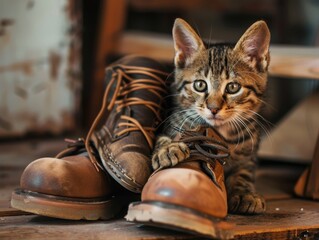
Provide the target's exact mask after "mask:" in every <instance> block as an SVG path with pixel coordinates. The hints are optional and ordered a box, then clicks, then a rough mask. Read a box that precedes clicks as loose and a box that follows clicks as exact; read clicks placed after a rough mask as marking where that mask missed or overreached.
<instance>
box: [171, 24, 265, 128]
mask: <svg viewBox="0 0 319 240" xmlns="http://www.w3.org/2000/svg"><path fill="white" fill-rule="evenodd" d="M173 38H174V47H175V74H176V75H175V85H176V86H175V88H176V90H177V102H178V105H179V106H180V107H182V108H183V109H190V110H191V111H193V112H194V116H193V117H192V119H196V118H197V119H199V118H200V119H202V120H205V122H206V123H208V124H210V125H211V126H214V127H219V126H222V125H224V124H226V123H231V124H232V122H234V121H240V120H238V117H239V118H240V119H241V120H244V119H248V118H251V117H252V116H254V114H256V112H257V111H258V110H259V108H260V105H261V99H260V98H261V96H262V95H263V93H264V91H265V88H266V82H267V69H268V65H269V42H270V33H269V29H268V27H267V25H266V23H265V22H264V21H258V22H256V23H254V24H253V25H252V26H251V27H249V28H248V30H247V31H246V32H245V33H244V34H243V36H242V37H241V38H240V39H239V41H238V42H237V44H236V45H235V46H234V47H233V46H231V45H227V44H215V45H211V46H210V47H209V48H206V47H205V45H204V43H203V41H202V40H201V38H200V37H199V36H198V35H197V34H196V32H195V31H194V30H193V29H192V28H191V27H190V26H189V25H188V24H187V23H186V22H185V21H184V20H182V19H176V21H175V24H174V27H173ZM236 118H237V120H236ZM197 122H200V121H197Z"/></svg>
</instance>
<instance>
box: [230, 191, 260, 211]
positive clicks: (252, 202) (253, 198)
mask: <svg viewBox="0 0 319 240" xmlns="http://www.w3.org/2000/svg"><path fill="white" fill-rule="evenodd" d="M228 209H229V212H230V213H238V214H260V213H263V212H265V210H266V202H265V199H264V198H263V197H262V196H260V195H259V194H257V193H244V194H234V195H232V196H229V198H228Z"/></svg>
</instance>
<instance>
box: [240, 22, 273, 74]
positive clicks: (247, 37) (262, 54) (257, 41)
mask: <svg viewBox="0 0 319 240" xmlns="http://www.w3.org/2000/svg"><path fill="white" fill-rule="evenodd" d="M269 44H270V32H269V29H268V27H267V24H266V23H265V22H264V21H258V22H255V23H254V24H253V25H251V26H250V27H249V28H248V29H247V30H246V32H245V33H244V35H243V36H242V37H241V38H240V39H239V41H238V42H237V44H236V46H235V48H234V50H235V51H236V52H237V53H239V54H240V55H243V57H244V60H245V61H246V62H247V63H248V64H249V65H250V66H252V67H254V68H257V70H258V71H266V70H267V68H268V65H269Z"/></svg>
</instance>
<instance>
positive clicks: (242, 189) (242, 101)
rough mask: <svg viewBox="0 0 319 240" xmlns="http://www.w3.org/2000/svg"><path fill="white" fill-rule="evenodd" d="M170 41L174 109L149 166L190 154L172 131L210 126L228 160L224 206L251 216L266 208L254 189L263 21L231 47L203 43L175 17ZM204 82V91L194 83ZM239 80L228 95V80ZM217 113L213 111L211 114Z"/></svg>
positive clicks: (264, 56) (263, 78)
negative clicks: (228, 153) (227, 152)
mask: <svg viewBox="0 0 319 240" xmlns="http://www.w3.org/2000/svg"><path fill="white" fill-rule="evenodd" d="M173 37H174V42H175V52H176V55H175V66H176V69H175V82H174V84H173V85H172V91H173V96H174V99H175V105H176V106H175V108H174V109H173V111H172V114H171V115H170V117H169V118H168V119H167V120H166V121H165V127H164V134H163V136H161V137H159V138H158V140H157V144H156V147H155V150H154V154H153V158H152V164H153V168H154V169H157V168H158V167H160V166H164V167H168V166H174V165H176V164H177V163H178V162H181V161H183V160H184V159H186V158H187V157H188V156H189V149H187V146H186V145H185V144H183V143H180V144H176V143H174V142H172V139H173V138H174V137H175V135H176V133H178V132H183V131H185V130H187V131H189V130H192V131H196V130H197V129H200V128H202V127H212V128H215V129H216V130H217V131H218V132H219V134H220V135H221V136H222V137H223V138H224V139H225V141H226V142H227V143H228V145H229V148H230V151H231V158H230V160H229V161H228V164H227V165H226V167H225V173H226V188H227V192H228V207H229V211H230V212H233V213H243V214H254V213H261V212H263V211H264V210H265V202H264V200H263V198H262V197H261V196H260V195H258V194H257V193H256V191H255V186H254V181H255V169H256V151H257V149H258V144H259V134H260V133H259V132H260V127H261V126H262V123H261V122H260V117H261V116H260V115H259V111H260V108H261V106H262V102H263V100H262V97H263V94H264V92H265V89H266V83H267V68H268V65H269V41H270V33H269V30H268V28H267V25H266V24H265V23H264V22H263V21H259V22H256V23H255V24H253V25H252V26H251V27H250V28H249V29H248V30H247V31H246V32H245V34H244V35H243V36H242V37H241V38H240V40H239V41H238V43H237V44H236V45H235V46H231V45H228V44H214V45H211V46H209V47H205V45H204V43H203V42H202V40H201V39H200V38H199V36H198V35H197V34H196V33H195V31H194V30H193V29H192V28H191V27H190V26H189V25H188V24H187V23H186V22H185V21H183V20H181V19H177V20H176V21H175V24H174V28H173ZM197 80H204V81H205V83H206V85H205V86H206V87H207V89H206V91H204V92H199V91H197V90H196V87H195V85H194V82H195V81H197ZM234 82H235V83H236V84H239V86H240V89H239V91H238V92H236V93H230V92H229V91H228V87H230V85H228V87H227V84H230V83H234ZM216 112H217V114H213V113H216Z"/></svg>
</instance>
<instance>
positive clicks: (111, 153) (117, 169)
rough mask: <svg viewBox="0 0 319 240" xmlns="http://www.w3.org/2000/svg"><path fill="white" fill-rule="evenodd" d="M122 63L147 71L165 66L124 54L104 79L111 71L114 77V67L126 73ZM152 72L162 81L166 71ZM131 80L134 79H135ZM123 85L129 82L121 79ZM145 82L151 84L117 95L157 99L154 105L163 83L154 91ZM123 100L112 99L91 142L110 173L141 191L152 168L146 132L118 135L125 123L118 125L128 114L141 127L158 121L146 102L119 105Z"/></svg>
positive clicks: (159, 99) (108, 76) (140, 75)
mask: <svg viewBox="0 0 319 240" xmlns="http://www.w3.org/2000/svg"><path fill="white" fill-rule="evenodd" d="M121 66H133V67H142V68H145V71H144V72H149V69H155V70H160V71H163V70H164V68H163V66H162V65H161V64H159V63H157V62H155V61H154V60H151V59H148V58H145V57H127V58H124V59H122V60H121V61H119V62H117V63H115V64H113V65H112V66H110V67H108V68H107V70H106V82H107V84H110V83H109V81H110V79H111V78H112V74H115V75H116V77H117V71H118V70H122V71H123V72H124V73H125V74H129V73H128V72H127V70H125V69H121ZM151 74H155V75H157V76H158V77H160V78H161V79H163V81H165V80H166V77H167V75H165V74H157V73H153V72H152V73H151ZM129 76H130V77H131V78H133V79H134V81H136V80H141V79H154V78H153V77H152V76H150V75H147V74H143V73H136V74H129ZM134 81H133V82H134ZM122 84H123V85H122V87H123V88H127V89H130V88H129V87H128V83H127V82H125V81H123V83H122ZM115 85H116V82H115V83H113V85H112V86H111V89H112V90H113V91H114V90H115V89H116V86H115ZM148 86H152V84H149V83H145V86H144V87H143V88H141V89H137V90H134V91H131V92H129V93H128V94H127V95H125V96H124V97H123V96H122V97H117V101H118V100H122V99H123V98H124V104H126V103H125V99H127V98H131V99H134V98H139V99H142V100H143V101H147V102H151V103H156V104H157V105H160V104H162V101H163V96H164V92H165V85H163V84H162V85H159V86H158V87H159V88H161V89H162V90H164V91H156V92H157V94H154V93H152V92H150V91H148V90H147V88H148ZM110 98H111V97H108V99H107V101H110ZM120 104H123V103H121V102H120V103H117V102H116V103H115V105H114V106H113V108H112V109H110V110H109V112H105V114H104V115H103V116H102V117H101V118H100V119H99V122H98V124H97V127H96V128H95V130H94V132H93V134H92V136H91V137H90V138H91V140H92V141H93V143H94V145H95V146H96V148H97V149H98V151H99V155H100V157H101V160H102V163H103V166H104V167H105V169H106V170H107V171H108V172H109V173H110V174H111V175H112V177H113V178H114V179H115V180H116V181H118V182H119V183H120V184H122V185H123V186H124V187H125V188H127V189H128V190H130V191H133V192H140V191H141V189H142V187H143V186H144V184H145V183H146V181H147V179H148V178H149V176H150V174H151V173H152V168H151V160H150V156H151V152H152V146H150V144H149V143H148V142H147V140H146V138H145V136H144V135H143V134H142V132H141V131H140V130H139V129H136V130H135V131H129V132H127V133H125V134H123V135H120V136H119V135H118V133H119V132H121V131H123V130H125V128H127V125H121V124H122V123H129V121H128V120H125V119H122V118H121V117H123V116H128V117H130V118H133V119H135V120H136V121H138V122H139V123H140V125H141V126H143V128H144V129H145V128H148V127H151V128H156V127H157V126H158V124H159V123H160V121H159V119H158V118H157V117H156V114H155V113H154V112H153V111H152V110H151V109H150V108H148V107H146V106H145V104H135V105H127V106H125V107H122V108H120V109H119V108H118V106H119V105H120ZM153 108H154V109H155V110H156V111H157V112H159V113H160V109H159V107H156V106H154V107H153ZM154 141H155V136H154V138H153V139H152V143H154Z"/></svg>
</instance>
